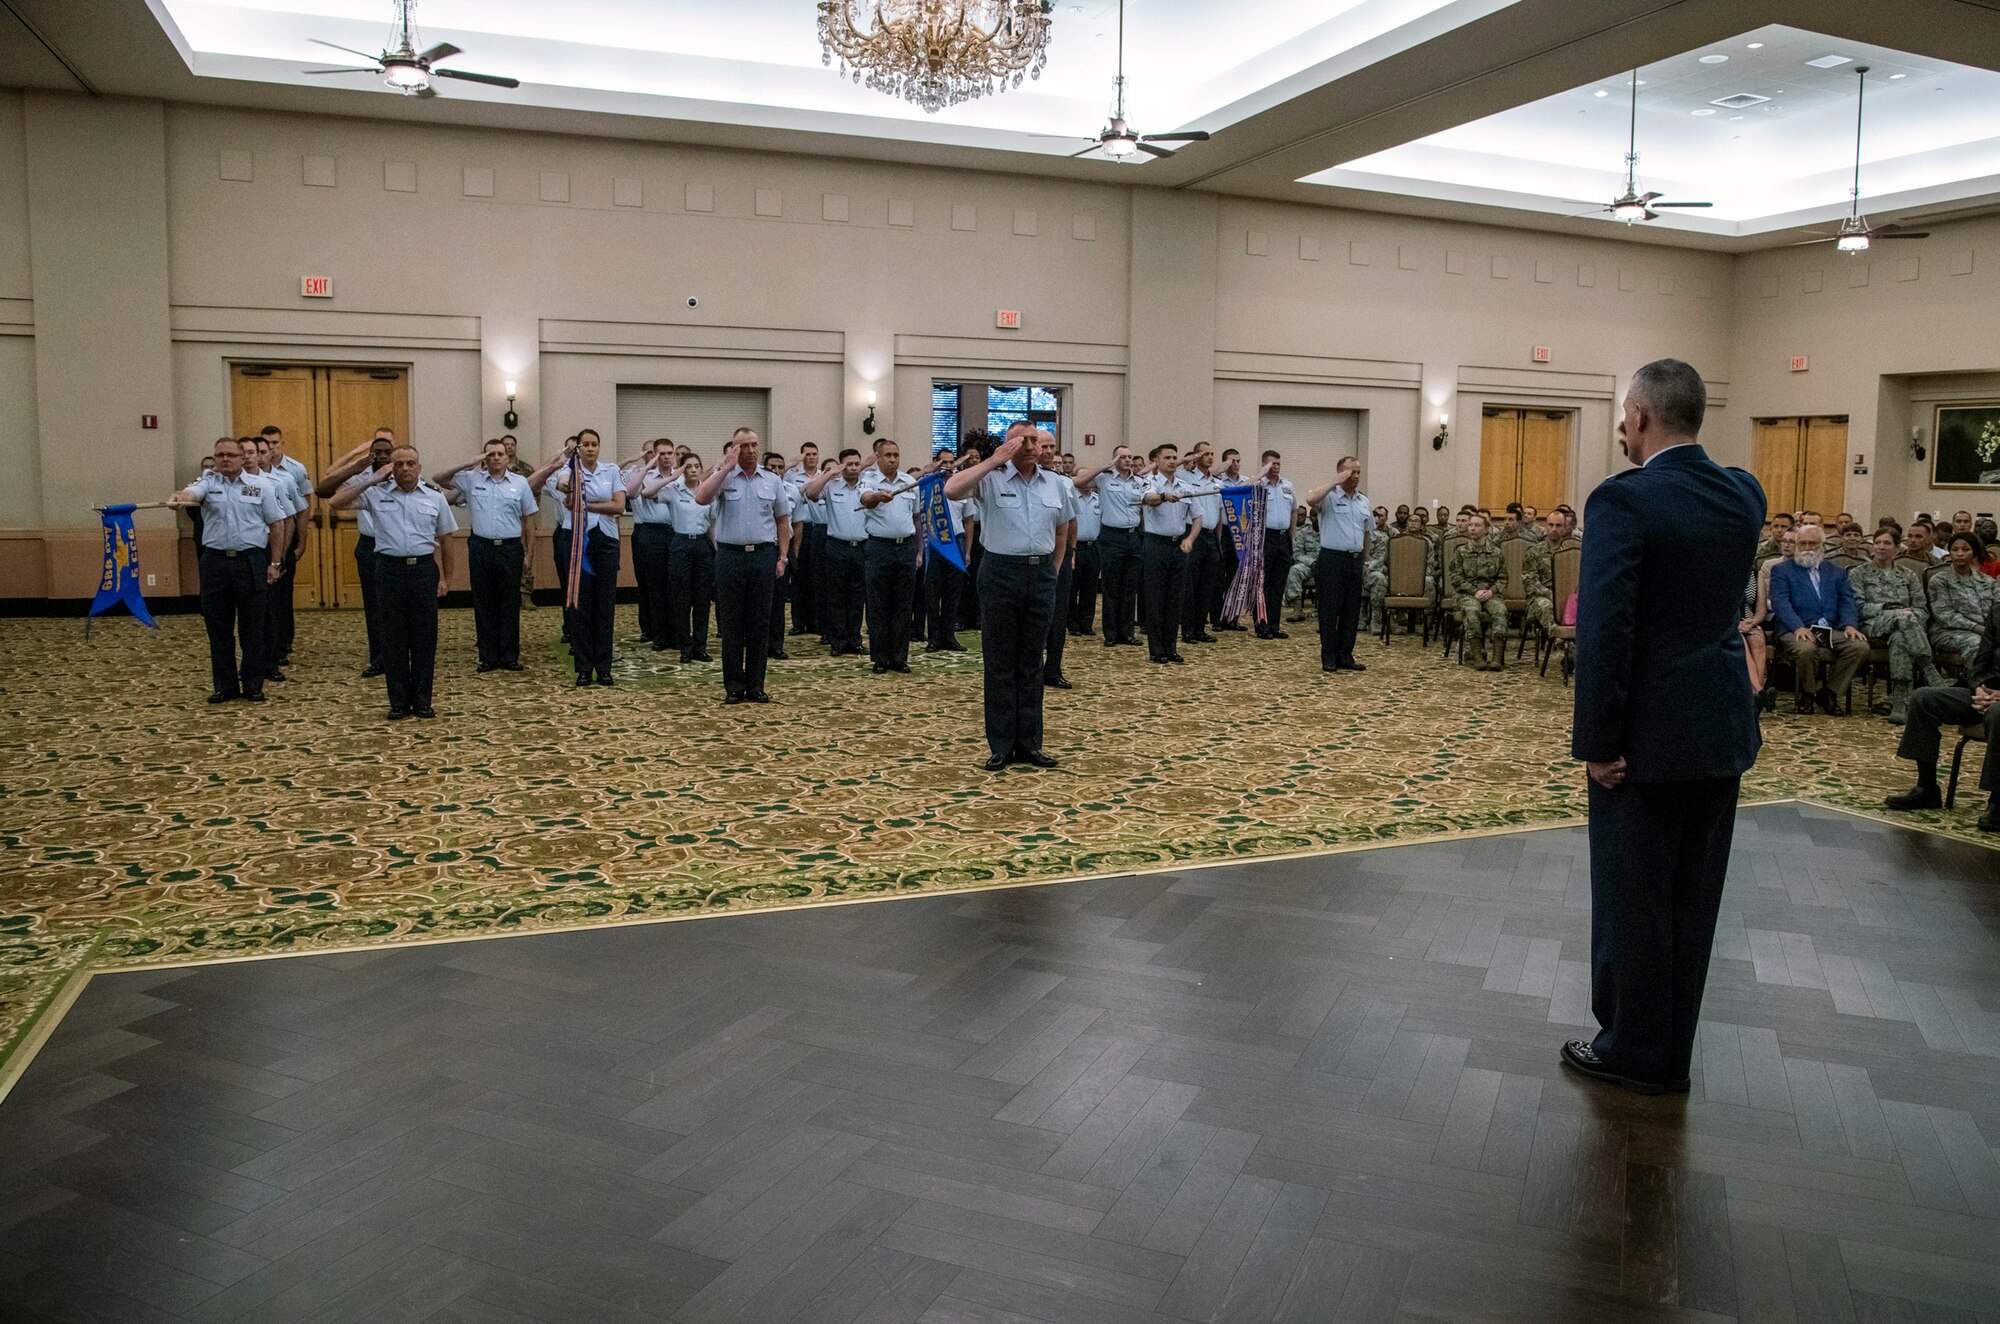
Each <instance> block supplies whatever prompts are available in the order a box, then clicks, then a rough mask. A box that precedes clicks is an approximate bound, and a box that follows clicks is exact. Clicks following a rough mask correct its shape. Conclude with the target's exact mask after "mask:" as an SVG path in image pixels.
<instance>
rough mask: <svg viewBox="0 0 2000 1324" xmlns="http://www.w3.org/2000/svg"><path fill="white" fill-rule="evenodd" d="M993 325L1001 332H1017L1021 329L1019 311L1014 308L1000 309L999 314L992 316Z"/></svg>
mask: <svg viewBox="0 0 2000 1324" xmlns="http://www.w3.org/2000/svg"><path fill="white" fill-rule="evenodd" d="M993 325H995V326H997V327H999V328H1000V329H1001V330H1003V331H1019V330H1020V329H1021V313H1020V310H1019V309H1016V308H1002V309H1001V310H1000V311H999V312H997V313H995V314H993Z"/></svg>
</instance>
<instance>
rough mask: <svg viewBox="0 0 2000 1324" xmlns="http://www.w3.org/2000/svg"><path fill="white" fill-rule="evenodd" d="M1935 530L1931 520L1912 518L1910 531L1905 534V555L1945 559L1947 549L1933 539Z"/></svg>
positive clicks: (1934, 559)
mask: <svg viewBox="0 0 2000 1324" xmlns="http://www.w3.org/2000/svg"><path fill="white" fill-rule="evenodd" d="M1933 532H1934V529H1933V526H1932V525H1931V522H1930V521H1929V520H1927V519H1915V520H1911V521H1910V531H1909V532H1908V533H1906V534H1904V535H1903V555H1905V556H1915V557H1929V558H1930V559H1931V560H1933V561H1942V560H1944V558H1945V550H1944V548H1942V547H1939V546H1938V545H1937V544H1936V543H1935V542H1933V541H1932V534H1933Z"/></svg>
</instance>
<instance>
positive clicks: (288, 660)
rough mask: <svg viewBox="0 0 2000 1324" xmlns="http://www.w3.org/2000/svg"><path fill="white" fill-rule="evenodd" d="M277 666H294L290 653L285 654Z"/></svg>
mask: <svg viewBox="0 0 2000 1324" xmlns="http://www.w3.org/2000/svg"><path fill="white" fill-rule="evenodd" d="M277 665H278V666H281V667H288V666H290V665H292V655H291V654H290V653H287V654H285V655H284V656H283V657H281V658H279V659H278V661H277Z"/></svg>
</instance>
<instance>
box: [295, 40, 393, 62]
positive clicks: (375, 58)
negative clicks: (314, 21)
mask: <svg viewBox="0 0 2000 1324" xmlns="http://www.w3.org/2000/svg"><path fill="white" fill-rule="evenodd" d="M306 40H307V41H309V42H311V43H312V44H313V45H315V46H328V47H331V48H332V49H334V50H337V51H346V52H347V53H348V54H349V55H359V56H360V57H361V58H362V59H364V60H373V61H375V63H376V64H378V65H379V64H381V63H382V57H381V56H380V55H370V54H369V53H368V52H367V51H357V50H355V49H354V48H353V47H352V46H339V45H335V44H334V43H333V42H330V41H321V40H320V39H319V38H318V37H307V38H306Z"/></svg>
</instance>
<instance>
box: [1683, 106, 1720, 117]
mask: <svg viewBox="0 0 2000 1324" xmlns="http://www.w3.org/2000/svg"><path fill="white" fill-rule="evenodd" d="M1714 113H1715V112H1714V111H1713V110H1711V109H1710V108H1709V107H1707V106H1703V107H1702V108H1701V109H1700V110H1691V111H1689V112H1688V114H1690V115H1713V114H1714Z"/></svg>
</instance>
